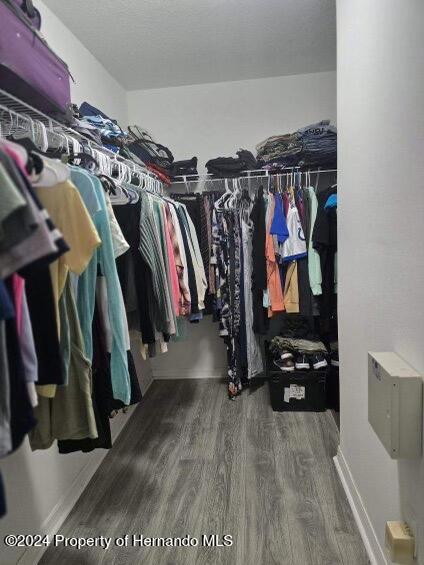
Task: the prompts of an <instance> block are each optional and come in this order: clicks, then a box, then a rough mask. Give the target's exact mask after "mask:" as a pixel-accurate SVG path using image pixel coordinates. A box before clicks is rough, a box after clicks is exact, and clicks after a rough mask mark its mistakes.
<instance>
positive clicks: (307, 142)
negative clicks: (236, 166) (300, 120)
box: [256, 120, 337, 169]
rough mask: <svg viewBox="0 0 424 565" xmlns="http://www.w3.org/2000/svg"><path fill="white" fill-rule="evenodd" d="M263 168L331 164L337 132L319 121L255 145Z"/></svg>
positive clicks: (333, 127)
mask: <svg viewBox="0 0 424 565" xmlns="http://www.w3.org/2000/svg"><path fill="white" fill-rule="evenodd" d="M256 150H257V157H258V160H259V161H260V162H261V164H262V166H263V168H267V169H274V168H282V167H294V166H299V167H309V166H322V165H330V164H335V163H336V161H337V129H336V127H335V126H333V125H331V124H330V120H322V121H321V122H317V123H316V124H311V125H308V126H305V127H303V128H300V129H299V130H297V131H296V132H294V133H290V134H285V135H275V136H272V137H269V138H268V139H266V140H264V141H262V142H261V143H259V144H258V145H257V146H256Z"/></svg>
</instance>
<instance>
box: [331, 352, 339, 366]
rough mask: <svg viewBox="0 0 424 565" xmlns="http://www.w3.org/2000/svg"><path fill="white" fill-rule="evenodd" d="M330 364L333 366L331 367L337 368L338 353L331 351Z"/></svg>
mask: <svg viewBox="0 0 424 565" xmlns="http://www.w3.org/2000/svg"><path fill="white" fill-rule="evenodd" d="M331 364H332V365H333V367H338V366H339V352H338V351H332V352H331Z"/></svg>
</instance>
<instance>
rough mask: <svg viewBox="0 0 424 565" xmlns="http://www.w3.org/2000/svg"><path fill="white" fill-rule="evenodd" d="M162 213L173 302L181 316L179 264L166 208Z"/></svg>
mask: <svg viewBox="0 0 424 565" xmlns="http://www.w3.org/2000/svg"><path fill="white" fill-rule="evenodd" d="M162 214H163V217H164V222H165V240H166V249H167V252H168V264H169V273H170V276H171V286H172V302H173V304H174V311H175V315H176V316H179V315H180V303H181V296H180V283H179V281H178V273H177V265H176V263H175V256H174V251H173V249H172V242H171V236H170V234H169V224H168V220H167V217H166V213H165V210H164V209H162Z"/></svg>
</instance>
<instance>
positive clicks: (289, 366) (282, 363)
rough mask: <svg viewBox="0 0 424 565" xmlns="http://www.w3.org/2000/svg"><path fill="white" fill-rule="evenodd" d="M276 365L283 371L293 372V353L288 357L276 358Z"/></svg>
mask: <svg viewBox="0 0 424 565" xmlns="http://www.w3.org/2000/svg"><path fill="white" fill-rule="evenodd" d="M274 365H275V366H276V367H278V368H279V369H280V371H282V372H283V373H291V372H293V371H294V361H293V355H291V356H290V357H286V358H285V359H275V360H274Z"/></svg>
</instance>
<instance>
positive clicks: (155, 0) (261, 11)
mask: <svg viewBox="0 0 424 565" xmlns="http://www.w3.org/2000/svg"><path fill="white" fill-rule="evenodd" d="M45 4H47V5H48V6H49V8H50V9H51V10H52V11H53V12H54V13H55V14H56V15H57V16H58V17H59V18H60V19H61V20H62V21H63V22H64V23H65V25H66V26H67V27H68V28H69V29H70V30H71V31H72V32H73V33H74V34H75V35H76V36H77V37H78V38H79V39H80V40H81V41H82V43H84V45H86V47H87V48H88V49H89V50H90V51H91V52H92V53H93V55H94V56H95V57H96V58H97V59H98V60H99V61H101V63H102V64H103V65H104V66H105V67H106V68H107V69H108V71H109V72H110V73H111V74H112V75H113V76H114V77H115V78H116V79H117V80H118V81H119V82H120V84H121V85H122V86H123V87H124V88H126V89H127V90H138V89H144V88H160V87H167V86H178V85H183V84H201V83H207V82H220V81H228V80H242V79H250V78H261V77H270V76H279V75H292V74H302V73H311V72H320V71H329V70H334V69H335V68H336V8H335V0H102V1H101V2H98V1H95V0H88V1H87V0H45Z"/></svg>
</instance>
